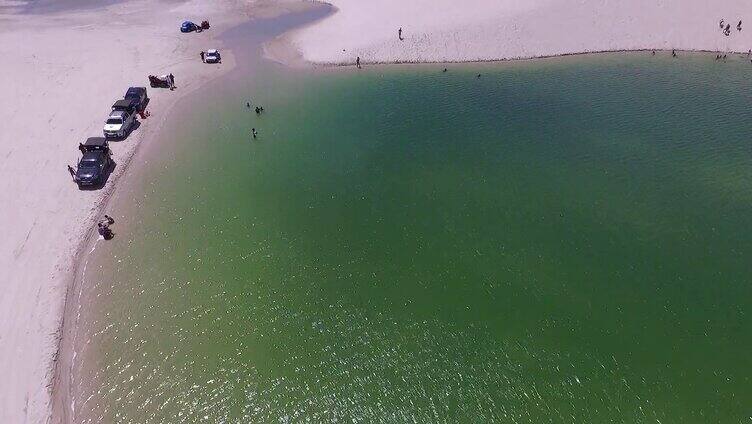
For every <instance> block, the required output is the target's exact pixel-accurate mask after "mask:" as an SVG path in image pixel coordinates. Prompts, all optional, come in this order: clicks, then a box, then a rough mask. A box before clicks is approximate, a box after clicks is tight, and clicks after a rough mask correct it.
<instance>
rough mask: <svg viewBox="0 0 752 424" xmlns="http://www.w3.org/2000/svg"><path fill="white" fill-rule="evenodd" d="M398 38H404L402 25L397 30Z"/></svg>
mask: <svg viewBox="0 0 752 424" xmlns="http://www.w3.org/2000/svg"><path fill="white" fill-rule="evenodd" d="M397 38H399V40H400V41H402V40H404V38H402V27H400V29H398V30H397Z"/></svg>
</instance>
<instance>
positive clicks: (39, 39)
mask: <svg viewBox="0 0 752 424" xmlns="http://www.w3.org/2000/svg"><path fill="white" fill-rule="evenodd" d="M24 8H25V4H24V3H23V2H13V3H10V2H5V3H3V4H2V7H0V13H2V15H0V22H3V25H0V55H2V57H4V58H5V59H6V60H4V61H3V71H2V75H3V77H2V78H0V91H2V93H3V94H4V100H3V101H2V102H0V115H2V116H3V117H4V123H3V129H2V131H0V158H2V159H1V160H2V166H0V174H1V175H2V177H1V178H0V180H1V181H2V182H0V204H2V206H1V207H0V233H2V234H3V237H2V238H0V269H2V273H1V274H2V277H0V376H2V378H0V422H2V423H24V422H25V423H39V422H47V421H48V420H49V416H50V391H51V386H52V375H53V372H54V369H53V368H54V361H53V359H54V357H55V355H56V351H57V349H58V338H59V330H60V326H61V319H62V311H63V307H64V301H65V295H66V291H67V289H68V287H69V282H70V280H71V277H72V269H73V265H74V264H73V260H74V257H75V254H76V250H77V249H78V248H80V247H81V245H82V240H84V239H85V237H87V236H88V235H89V234H91V229H92V228H93V227H95V226H94V225H93V224H94V222H95V219H96V218H97V216H98V215H99V214H100V213H101V212H104V213H109V214H110V215H113V216H114V217H115V219H116V220H117V217H118V214H117V211H100V207H99V206H100V205H102V204H103V203H104V202H105V200H106V198H107V196H109V195H110V194H111V193H112V190H113V188H114V186H115V184H116V182H117V180H118V176H119V175H120V174H122V173H123V172H124V171H125V170H126V165H127V163H128V161H129V158H131V156H132V155H133V152H134V151H135V150H136V148H137V146H138V145H139V144H142V143H149V142H150V141H151V140H152V139H153V138H154V137H153V136H154V134H155V132H156V131H157V130H158V129H159V128H160V126H161V122H162V121H163V119H164V117H165V116H166V113H167V111H168V110H169V108H170V106H171V105H172V104H174V103H175V101H176V100H177V99H178V98H180V97H181V96H184V95H185V94H186V93H189V92H190V91H191V90H193V89H195V88H197V87H198V86H199V85H201V84H202V83H204V82H205V81H208V80H209V79H211V78H215V77H217V76H219V75H221V74H223V73H224V72H227V71H228V70H229V69H231V68H232V66H233V57H232V54H231V52H225V54H224V55H223V63H222V64H221V65H204V64H203V63H201V61H200V58H199V52H200V51H201V50H206V49H208V48H213V47H220V48H221V47H222V46H221V45H218V44H217V42H216V40H214V38H215V36H216V35H217V34H219V32H220V30H219V28H225V29H226V28H227V27H228V26H229V25H234V24H236V23H239V22H241V21H242V20H244V19H246V14H245V3H244V2H241V1H238V2H234V1H230V0H228V1H223V2H221V3H219V4H215V5H211V6H209V5H207V4H205V3H204V2H200V1H190V2H186V3H155V2H152V1H147V0H136V1H131V2H127V3H121V4H114V5H111V6H108V7H106V8H100V9H83V10H75V11H72V12H65V11H57V12H55V13H53V14H37V13H34V14H24V13H21V12H23V10H24ZM185 19H190V20H193V21H196V22H199V23H200V22H201V21H202V20H204V19H208V20H209V21H210V23H211V24H212V29H210V30H208V31H204V32H202V33H190V34H181V33H180V31H179V26H180V24H181V22H182V21H183V20H185ZM167 73H173V74H174V75H175V80H176V85H177V89H176V90H175V91H172V92H171V91H169V90H166V89H152V88H148V86H149V81H148V79H147V76H148V75H149V74H155V75H161V74H167ZM129 86H146V87H147V88H148V91H149V96H150V98H151V102H150V103H149V106H148V109H147V110H148V111H149V112H150V113H151V116H150V117H148V118H147V119H143V120H140V121H141V125H140V127H138V128H137V129H136V130H135V131H134V132H133V133H132V134H131V135H130V136H129V137H128V138H127V139H126V140H124V141H115V142H111V147H112V149H113V153H114V160H115V162H116V164H117V167H116V168H115V171H114V173H113V175H111V176H110V178H109V180H108V182H107V184H106V185H105V187H104V188H103V189H101V190H96V191H88V190H85V191H82V190H79V189H78V187H77V186H76V184H74V183H73V181H72V177H71V175H70V174H69V173H68V170H67V165H73V166H75V165H76V162H77V160H78V158H79V157H80V152H79V151H78V148H77V147H78V143H80V142H83V141H84V140H86V138H87V137H101V136H102V127H103V123H104V120H105V119H106V117H107V114H108V113H109V110H110V106H111V105H112V103H113V102H114V101H115V100H117V99H119V98H121V97H122V96H123V94H124V93H125V91H126V89H127V88H128V87H129Z"/></svg>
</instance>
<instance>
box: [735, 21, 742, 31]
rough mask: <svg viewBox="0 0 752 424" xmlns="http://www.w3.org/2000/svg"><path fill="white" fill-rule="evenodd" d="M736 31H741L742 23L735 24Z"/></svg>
mask: <svg viewBox="0 0 752 424" xmlns="http://www.w3.org/2000/svg"><path fill="white" fill-rule="evenodd" d="M736 30H737V31H741V30H742V21H739V23H738V24H736Z"/></svg>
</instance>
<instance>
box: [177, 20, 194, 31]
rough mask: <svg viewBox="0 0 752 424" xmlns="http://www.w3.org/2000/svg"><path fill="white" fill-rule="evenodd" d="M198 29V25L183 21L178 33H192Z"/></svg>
mask: <svg viewBox="0 0 752 424" xmlns="http://www.w3.org/2000/svg"><path fill="white" fill-rule="evenodd" d="M197 29H198V25H196V24H194V23H193V22H191V21H185V22H183V24H182V25H180V32H193V31H196V30H197Z"/></svg>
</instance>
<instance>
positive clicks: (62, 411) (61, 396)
mask: <svg viewBox="0 0 752 424" xmlns="http://www.w3.org/2000/svg"><path fill="white" fill-rule="evenodd" d="M222 56H223V62H224V61H226V60H227V59H230V60H232V59H233V56H232V51H231V50H230V49H226V50H225V51H224V52H223V55H222ZM234 66H235V64H234V63H232V65H231V67H229V68H227V69H223V72H222V73H221V74H219V75H216V76H214V77H213V78H210V79H207V80H204V81H201V82H199V84H198V85H196V86H195V87H192V88H191V89H190V90H188V91H185V92H183V91H181V92H180V93H179V94H178V95H176V96H174V97H175V98H174V99H172V101H171V102H170V103H169V104H168V105H167V107H166V108H165V109H164V110H163V113H164V118H163V119H161V120H160V122H159V124H158V126H157V128H154V129H153V134H152V135H151V138H152V139H159V137H160V136H162V135H163V134H162V130H163V128H164V125H165V123H166V121H167V120H168V119H169V118H170V115H172V114H173V112H174V110H175V109H176V107H177V106H178V105H179V103H180V102H181V101H184V100H185V99H186V98H189V97H190V95H191V94H193V93H194V92H196V91H198V90H199V89H200V88H202V87H204V86H205V85H207V84H208V83H210V82H211V81H214V80H216V79H219V78H221V77H222V76H223V75H225V74H227V73H229V72H230V71H232V70H233V69H234ZM141 151H143V148H142V145H141V143H139V144H137V145H136V146H135V147H134V148H133V149H132V150H131V151H130V152H128V154H127V156H126V157H124V158H121V159H120V161H121V163H122V165H120V166H119V168H120V172H119V173H118V174H117V175H114V176H110V179H109V180H108V182H109V181H112V184H111V185H110V186H109V187H108V189H107V190H106V191H105V192H104V193H103V194H102V198H101V200H99V202H98V204H97V205H96V206H95V210H96V213H94V214H93V217H92V220H91V221H92V222H96V221H97V220H99V219H101V218H102V217H103V216H104V214H105V212H106V209H107V207H108V206H109V205H110V202H111V201H112V200H113V198H114V197H115V196H116V195H117V194H118V192H119V190H122V188H121V186H118V185H116V184H117V183H118V182H119V181H120V180H121V179H123V178H124V174H125V172H126V171H127V170H132V162H133V160H134V159H135V158H136V157H137V156H138V154H139V153H140V152H141ZM111 213H112V212H111ZM81 236H82V238H81V240H80V241H79V243H78V247H77V248H76V253H75V255H74V257H73V259H72V262H71V263H72V265H71V268H72V269H71V272H70V273H68V274H67V275H66V281H65V282H64V283H63V284H64V285H65V287H66V293H65V296H64V298H63V315H62V319H61V321H60V325H59V329H58V332H57V334H58V338H59V342H58V345H57V351H56V352H55V355H54V359H53V364H52V366H53V369H54V377H53V379H52V382H51V386H52V391H51V393H52V395H51V398H52V414H51V419H52V422H54V423H68V422H73V421H72V419H70V417H69V416H68V413H67V411H68V407H70V408H71V409H73V404H72V402H73V401H74V398H73V397H72V394H71V392H70V385H71V383H72V380H71V377H72V372H71V369H72V368H73V366H74V365H75V363H74V361H75V357H76V354H77V352H76V350H75V342H76V336H77V332H78V330H79V327H78V318H79V315H80V309H81V304H80V303H79V300H80V298H81V296H82V294H83V283H84V281H83V276H84V274H85V272H86V265H87V264H88V260H87V259H88V256H89V255H90V254H91V253H92V252H94V249H95V248H96V243H97V242H98V241H99V234H98V233H97V231H95V229H94V227H93V226H90V227H89V228H88V229H87V230H86V231H85V232H84V234H82V235H81ZM71 321H73V322H71ZM65 383H67V384H65ZM66 405H68V407H66ZM73 412H75V411H73Z"/></svg>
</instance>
